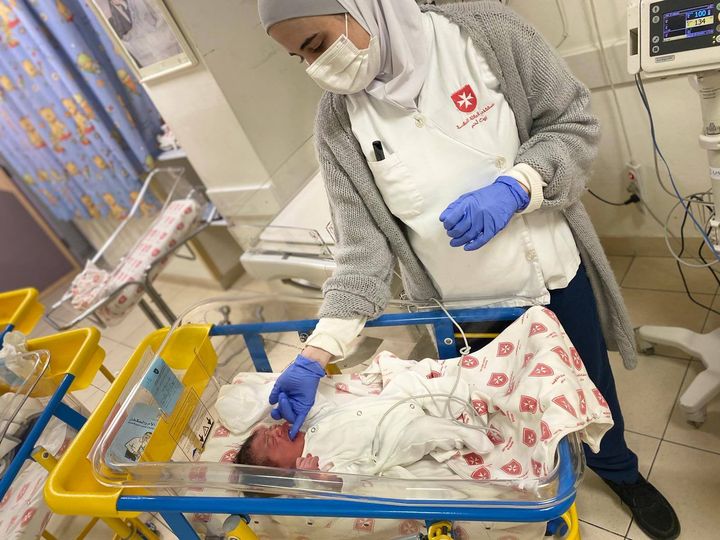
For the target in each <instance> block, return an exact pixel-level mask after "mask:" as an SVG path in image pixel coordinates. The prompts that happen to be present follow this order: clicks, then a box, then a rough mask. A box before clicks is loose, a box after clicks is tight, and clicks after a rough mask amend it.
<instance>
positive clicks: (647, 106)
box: [635, 74, 720, 266]
mask: <svg viewBox="0 0 720 540" xmlns="http://www.w3.org/2000/svg"><path fill="white" fill-rule="evenodd" d="M635 84H636V86H638V90H640V88H641V85H642V77H641V76H640V74H637V75H635ZM641 95H642V91H641ZM646 98H647V95H645V98H644V99H643V100H642V101H643V105H644V106H645V110H646V112H647V114H648V118H649V119H650V133H651V136H652V140H653V146H654V149H655V152H656V154H657V155H658V157H659V158H660V161H662V163H663V164H664V165H665V169H666V170H667V173H668V177H669V178H670V184H671V186H672V188H673V191H674V192H675V198H676V199H677V200H678V202H679V204H680V205H682V207H683V209H684V210H685V213H686V214H687V215H688V217H690V219H691V221H692V222H693V224H694V225H695V228H696V229H697V231H698V232H699V233H700V236H702V238H703V240H704V241H705V243H706V244H707V246H708V247H709V248H710V251H711V252H712V254H713V256H714V257H715V259H716V262H720V253H718V252H717V251H716V250H715V246H714V245H713V243H712V241H711V240H710V238H709V237H708V235H707V234H705V228H704V227H703V226H702V225H700V223H699V222H698V220H697V219H696V217H695V214H694V213H693V211H692V209H691V204H692V202H691V201H688V199H687V198H686V197H683V196H682V195H681V194H680V190H679V188H678V186H677V183H676V182H675V177H674V176H673V174H672V170H671V169H670V165H669V164H668V162H667V160H666V159H665V156H664V155H663V153H662V150H661V149H660V146H659V144H658V141H657V137H656V132H655V122H654V119H653V116H652V109H651V107H650V102H649V101H646ZM686 203H687V204H686ZM674 210H675V208H673V210H672V211H674ZM672 211H671V212H672ZM668 221H669V216H668ZM668 221H666V224H667V223H668ZM666 231H667V225H666ZM666 243H667V244H668V246H669V244H670V243H669V241H668V240H667V234H666ZM671 253H672V254H673V256H674V257H675V258H676V259H679V258H678V257H677V256H676V255H675V252H674V251H672V250H671ZM683 264H686V263H685V262H683ZM713 264H714V263H713ZM688 266H692V265H688Z"/></svg>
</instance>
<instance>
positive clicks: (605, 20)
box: [510, 0, 710, 237]
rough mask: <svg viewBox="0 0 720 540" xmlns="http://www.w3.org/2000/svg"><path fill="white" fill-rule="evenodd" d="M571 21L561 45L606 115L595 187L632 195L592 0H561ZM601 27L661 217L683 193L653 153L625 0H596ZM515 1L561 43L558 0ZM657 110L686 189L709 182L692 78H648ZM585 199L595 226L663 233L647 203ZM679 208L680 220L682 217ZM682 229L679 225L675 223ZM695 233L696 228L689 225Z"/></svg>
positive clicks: (663, 139) (617, 232)
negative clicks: (633, 72) (659, 171)
mask: <svg viewBox="0 0 720 540" xmlns="http://www.w3.org/2000/svg"><path fill="white" fill-rule="evenodd" d="M562 2H563V4H564V6H565V10H566V12H567V15H568V20H569V36H568V39H567V40H566V42H565V43H564V44H563V45H562V47H561V48H560V52H561V54H562V55H563V56H564V57H565V58H566V60H567V61H568V64H569V65H570V67H571V68H572V69H573V71H574V72H575V73H576V74H577V75H578V76H579V77H580V78H581V79H582V80H583V81H584V82H586V84H588V85H589V86H590V87H591V88H592V89H593V109H594V112H595V113H596V114H597V116H598V117H599V118H600V121H601V123H602V128H603V138H602V144H601V148H600V154H599V157H598V159H597V162H596V163H595V168H594V174H593V181H592V189H593V191H595V192H596V193H598V194H599V195H601V196H604V197H605V198H607V199H610V200H613V201H621V200H625V199H627V197H628V194H627V192H626V191H625V189H626V182H625V181H624V165H625V163H626V162H627V161H628V159H629V156H628V152H627V150H626V146H625V144H624V142H623V139H622V132H621V130H620V124H619V121H618V115H617V112H616V108H615V105H614V103H613V100H612V94H611V92H610V91H609V88H608V86H607V83H608V81H607V79H606V77H605V76H604V73H603V71H602V68H601V66H600V64H599V63H598V61H599V58H598V57H597V53H596V51H597V46H596V43H597V38H596V34H595V31H594V30H593V28H592V26H591V24H592V23H591V18H590V8H589V6H590V1H589V0H562ZM595 5H596V7H597V10H598V18H599V24H600V30H601V34H602V37H603V41H604V43H605V46H606V47H608V48H609V49H610V62H611V73H612V74H613V81H614V82H616V83H619V87H618V93H619V95H620V108H621V110H622V115H623V117H624V119H625V123H626V125H627V128H628V133H629V138H630V141H631V149H632V153H633V156H634V158H635V160H636V161H638V162H639V163H641V164H642V165H643V170H644V177H643V181H642V189H643V191H644V197H645V201H646V203H647V204H648V205H649V206H650V207H651V208H652V209H653V210H654V211H655V213H656V215H658V216H659V217H660V218H661V219H662V220H664V219H665V217H666V215H667V213H668V211H669V210H670V208H672V206H673V205H674V204H675V202H676V200H675V199H673V198H671V197H669V196H668V195H666V194H665V193H664V192H663V191H662V190H661V189H660V187H659V185H658V183H657V180H656V179H655V174H654V167H653V152H652V146H651V144H652V143H651V139H650V130H649V123H648V120H647V115H646V113H645V110H644V108H643V106H642V102H641V101H640V98H639V95H638V92H637V90H636V88H635V84H634V82H630V81H632V79H631V77H630V76H629V75H628V74H627V69H626V65H625V55H624V51H625V43H626V41H625V35H626V18H627V11H626V6H627V2H626V0H596V1H595ZM510 7H512V8H513V9H515V10H516V11H517V12H519V13H520V14H522V15H523V16H524V17H525V18H527V19H528V20H530V21H531V22H532V23H533V24H534V25H535V26H536V27H538V29H540V31H541V32H542V33H543V34H544V35H545V36H546V37H547V38H548V40H549V41H550V42H551V43H554V44H555V43H557V42H558V41H559V39H560V35H561V30H560V29H561V24H560V20H559V16H558V12H557V7H556V2H555V0H510ZM646 89H647V93H648V97H649V100H650V104H651V106H652V109H653V113H654V117H655V122H656V130H657V133H658V140H659V142H660V146H661V148H662V150H663V153H664V154H665V157H666V158H667V160H668V162H669V163H670V166H671V168H672V170H673V174H674V176H675V178H676V180H678V183H679V185H680V186H681V190H682V191H684V192H686V193H691V192H697V191H703V190H706V189H708V188H709V187H710V181H709V177H708V165H707V159H706V155H705V153H704V151H702V150H701V149H700V147H699V145H698V142H697V141H698V135H699V134H700V131H701V117H700V104H699V100H698V97H697V95H696V94H695V92H694V91H693V90H692V89H691V87H690V85H689V82H688V79H687V77H673V78H669V79H664V80H652V81H649V80H648V81H646ZM663 174H664V170H663ZM585 202H586V205H587V206H588V209H589V211H590V213H591V215H592V218H593V221H594V223H595V226H596V227H597V229H598V231H599V233H600V235H601V236H605V237H635V236H642V237H660V236H663V231H662V229H661V228H660V227H659V226H658V225H657V224H656V223H655V222H654V221H653V220H652V219H651V218H650V217H649V216H647V215H646V214H644V213H642V212H641V210H640V206H638V205H633V206H630V207H621V208H616V207H612V206H608V205H606V204H603V203H601V202H600V201H597V200H596V199H594V198H592V197H590V196H587V197H586V199H585ZM680 217H681V216H680V212H677V213H676V215H675V218H674V220H673V223H675V224H678V223H679V221H680ZM676 229H677V228H676ZM686 230H687V231H688V232H690V230H691V227H688V228H687V229H686Z"/></svg>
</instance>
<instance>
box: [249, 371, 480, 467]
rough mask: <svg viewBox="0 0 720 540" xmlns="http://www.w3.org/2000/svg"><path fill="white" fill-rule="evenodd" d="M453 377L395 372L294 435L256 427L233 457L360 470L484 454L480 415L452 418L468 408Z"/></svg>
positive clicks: (462, 386) (285, 429)
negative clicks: (372, 391)
mask: <svg viewBox="0 0 720 540" xmlns="http://www.w3.org/2000/svg"><path fill="white" fill-rule="evenodd" d="M453 386H455V381H454V380H452V379H451V378H437V379H426V378H425V377H423V376H422V375H420V374H418V373H415V372H410V371H408V372H405V373H401V374H399V375H397V376H396V377H395V378H394V379H393V380H392V382H391V383H390V384H389V385H388V387H387V388H386V389H385V390H384V391H383V393H382V395H381V396H373V397H367V398H358V399H356V400H354V401H352V402H351V403H348V404H347V405H342V406H338V407H333V408H328V410H326V411H325V412H324V413H323V414H321V415H320V417H319V418H318V419H317V420H316V421H315V422H314V423H313V424H312V425H311V426H310V427H309V429H308V430H307V431H305V432H300V433H299V434H298V436H297V438H296V439H295V440H294V441H291V440H290V437H289V424H280V425H275V426H272V427H267V426H261V427H259V428H257V429H256V430H255V431H254V432H253V433H252V435H251V436H250V438H248V440H247V441H246V442H245V444H244V445H243V446H242V448H241V449H240V451H239V452H238V454H237V457H236V463H239V464H244V465H257V466H268V467H279V468H286V469H291V468H297V469H304V470H322V471H330V472H336V473H351V474H362V475H379V474H387V473H391V472H394V470H397V473H398V474H401V472H402V470H401V469H399V468H401V467H406V466H409V465H412V464H413V463H416V462H418V461H420V460H421V459H423V458H424V457H425V456H427V455H433V456H434V457H436V458H438V460H439V461H443V456H447V455H448V454H449V455H454V454H455V453H456V452H458V451H460V450H463V449H466V451H472V452H477V453H479V454H481V453H485V452H487V451H489V450H490V448H492V446H493V443H492V441H491V439H490V438H489V437H488V435H487V432H486V430H485V429H483V427H482V426H481V423H480V420H479V419H478V420H476V421H474V422H473V421H470V422H468V423H467V424H462V423H459V422H457V423H456V422H453V419H454V418H458V417H460V416H462V415H463V413H468V411H467V409H468V406H467V405H465V404H463V403H461V402H463V401H464V402H465V403H470V400H469V393H470V390H469V387H468V385H467V384H466V383H464V382H463V381H459V382H458V384H457V387H456V388H455V392H454V395H455V396H456V398H458V399H459V401H454V400H450V403H449V404H448V401H449V400H448V399H447V398H445V397H443V395H447V394H449V393H450V392H451V391H452V390H453Z"/></svg>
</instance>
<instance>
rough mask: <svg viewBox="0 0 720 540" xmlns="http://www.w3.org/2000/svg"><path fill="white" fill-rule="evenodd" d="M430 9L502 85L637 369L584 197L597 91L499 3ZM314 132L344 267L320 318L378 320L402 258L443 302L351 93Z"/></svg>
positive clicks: (609, 334) (616, 339) (416, 284)
mask: <svg viewBox="0 0 720 540" xmlns="http://www.w3.org/2000/svg"><path fill="white" fill-rule="evenodd" d="M423 9H424V10H430V11H434V12H436V13H439V14H441V15H443V16H445V17H447V18H448V19H449V20H451V21H452V22H454V23H456V24H457V25H458V26H460V27H461V28H462V29H463V30H464V31H465V32H466V33H467V34H468V35H469V36H470V37H471V38H472V40H473V42H474V44H475V46H476V47H477V48H478V50H479V51H480V53H481V54H482V55H483V57H484V58H485V59H486V60H487V62H488V64H489V65H490V68H491V69H492V71H493V73H494V74H495V76H496V77H497V79H498V80H499V81H500V89H501V91H502V92H503V94H504V95H505V98H506V99H507V101H508V103H509V104H510V107H512V110H513V112H514V113H515V119H516V121H517V129H518V133H519V134H520V141H521V143H522V146H521V147H520V150H519V151H518V154H517V158H516V163H527V164H528V165H530V166H532V167H533V168H534V169H535V170H537V171H538V172H539V173H540V174H541V175H542V177H543V180H544V181H545V182H546V183H547V187H546V188H545V189H544V197H545V202H544V203H543V205H542V207H541V208H540V209H539V210H537V211H538V212H543V211H546V212H547V211H559V212H562V213H563V214H564V215H565V217H566V218H567V221H568V223H569V224H570V228H571V229H572V232H573V235H574V237H575V240H576V242H577V245H578V248H579V250H580V254H581V257H582V260H583V262H584V263H585V266H586V268H587V272H588V275H589V277H590V281H591V283H592V287H593V291H594V294H595V298H596V300H597V305H598V310H599V315H600V319H601V322H602V326H603V333H604V335H605V339H606V341H607V344H608V347H609V348H610V349H611V350H618V351H620V353H621V355H622V357H623V359H624V361H625V366H626V367H627V368H629V369H632V368H634V367H635V365H636V362H637V359H636V354H635V338H634V332H633V327H632V325H631V324H630V320H629V317H628V313H627V310H626V308H625V305H624V303H623V299H622V296H621V294H620V288H619V286H618V284H617V282H616V280H615V276H614V274H613V272H612V269H611V268H610V264H609V263H608V260H607V257H606V256H605V253H604V252H603V249H602V246H601V244H600V240H599V238H598V236H597V233H596V232H595V229H594V227H593V225H592V223H591V222H590V216H589V215H588V213H587V211H586V210H585V207H584V206H583V204H582V203H581V202H580V197H581V196H582V195H583V193H584V192H585V190H586V184H587V182H588V180H589V172H590V167H591V165H592V162H593V160H594V158H595V156H596V153H597V145H598V141H599V137H600V130H599V125H598V121H597V119H596V118H595V117H594V116H593V115H592V114H591V112H590V92H589V90H588V89H587V88H586V87H585V86H584V85H583V84H582V83H581V82H579V81H578V80H577V79H576V78H575V77H574V76H573V75H572V74H571V73H570V70H569V69H568V67H567V66H566V64H565V63H564V61H563V60H562V59H560V58H559V56H558V55H557V54H556V53H555V52H554V50H553V49H552V47H551V46H550V45H548V43H547V42H546V41H545V40H544V39H543V38H542V36H541V35H540V34H539V33H538V31H537V30H536V29H535V28H533V27H532V26H531V25H530V24H528V23H527V22H525V21H524V20H523V19H521V18H520V17H519V16H518V15H517V14H516V13H514V12H513V11H511V10H509V9H508V8H506V7H504V6H503V5H502V4H500V2H496V1H489V0H486V1H480V2H472V3H461V4H451V5H445V6H443V7H435V6H426V7H424V8H423ZM315 136H316V141H317V142H316V144H317V153H318V159H319V161H320V165H321V168H322V171H323V177H324V179H325V186H326V189H327V193H328V197H329V199H330V208H331V212H332V216H333V223H334V227H335V234H336V241H337V244H336V250H335V260H336V262H337V270H336V271H335V273H334V275H333V277H331V278H330V279H328V280H327V282H326V283H325V285H324V287H323V293H324V298H325V300H324V302H323V305H322V308H321V310H320V316H321V317H335V318H342V319H349V318H355V317H358V316H366V317H368V318H375V317H377V316H379V315H380V313H382V311H383V310H384V309H385V307H386V305H387V302H388V300H389V297H390V283H391V280H392V276H393V269H394V268H395V263H396V262H399V264H400V269H401V273H402V278H403V285H404V287H405V293H406V294H407V296H408V297H409V298H410V299H412V300H415V301H427V300H429V299H431V298H438V297H439V295H438V292H437V290H436V289H435V287H434V285H433V283H432V281H431V280H430V277H429V276H428V273H427V271H426V270H425V268H424V267H423V265H422V263H421V262H420V260H419V259H418V258H417V256H416V255H415V253H414V252H413V250H412V248H411V247H410V243H409V242H408V239H407V237H406V235H405V233H404V232H403V227H402V224H401V223H399V222H398V221H397V220H396V219H395V217H394V216H393V215H392V214H391V213H390V210H388V208H387V206H386V205H385V202H384V201H383V198H382V195H381V194H380V192H379V191H378V188H377V186H376V185H375V181H374V179H373V175H372V173H371V172H370V169H369V167H368V164H367V161H366V159H365V157H364V155H363V153H362V150H361V148H360V145H359V144H358V141H357V140H356V139H355V136H354V135H353V133H352V129H351V123H350V119H349V116H348V112H347V106H346V102H345V98H344V97H343V96H339V95H336V94H331V93H326V94H324V95H323V97H322V99H321V101H320V105H319V109H318V114H317V119H316V125H315ZM588 309H590V306H588ZM588 331H589V332H592V331H593V329H592V328H588Z"/></svg>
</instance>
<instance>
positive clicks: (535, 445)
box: [216, 307, 613, 480]
mask: <svg viewBox="0 0 720 540" xmlns="http://www.w3.org/2000/svg"><path fill="white" fill-rule="evenodd" d="M458 375H459V379H458ZM276 377H277V375H274V376H272V375H260V374H242V375H240V376H239V377H238V379H236V381H235V382H236V383H239V384H235V385H231V386H226V387H223V388H222V389H221V392H220V397H219V399H218V403H217V405H216V408H217V411H218V413H219V415H220V417H221V420H222V423H223V425H225V426H226V427H227V428H228V429H230V430H231V431H233V432H235V433H238V434H243V433H248V432H249V431H250V430H252V429H253V428H254V427H255V425H256V424H257V423H258V422H261V421H265V420H267V418H268V415H269V413H270V408H271V407H270V405H269V404H268V401H267V400H268V396H269V394H270V390H271V388H272V384H273V382H274V379H275V378H276ZM456 381H457V386H455V383H456ZM258 383H260V384H258ZM453 387H455V389H454V391H453V395H454V396H455V397H456V398H459V399H460V400H462V401H464V402H466V404H467V406H465V407H463V406H462V405H461V404H459V403H457V402H455V401H451V402H450V406H449V407H447V408H446V406H445V405H446V398H445V397H443V394H448V393H449V392H450V391H451V390H453ZM428 394H433V395H435V396H436V397H434V398H429V397H422V396H427V395H428ZM413 396H415V397H414V398H413ZM417 396H421V397H417ZM408 398H413V399H410V400H407V399H408ZM404 400H407V401H404ZM398 403H399V405H397V404H398ZM393 405H397V406H396V407H395V408H394V409H392V410H391V408H392V407H393ZM388 411H389V412H388ZM446 411H449V414H446ZM386 415H387V416H386ZM445 416H447V418H443V417H445ZM438 417H440V418H438ZM450 418H455V419H458V420H460V422H461V424H462V423H464V424H467V426H463V425H458V424H455V423H451V422H450ZM381 419H382V422H380V420H381ZM612 425H613V423H612V419H611V415H610V411H609V409H608V407H607V404H606V403H605V400H604V399H603V398H602V396H601V395H600V392H599V391H598V390H597V388H596V387H595V386H594V385H593V383H592V382H591V381H590V378H589V377H588V375H587V372H586V371H585V368H584V366H583V364H582V361H581V359H580V357H579V355H578V353H577V351H576V350H575V349H574V347H573V346H572V343H571V342H570V340H569V339H568V337H567V336H566V335H565V333H564V331H563V329H562V327H561V325H560V324H559V322H558V321H557V318H556V317H555V315H554V314H553V313H552V312H551V311H549V310H547V309H544V308H540V307H534V308H531V309H530V310H528V311H527V312H526V313H525V315H523V316H522V317H521V318H520V319H518V320H517V321H515V322H514V323H513V324H512V325H511V326H510V327H508V328H507V329H506V330H505V331H504V332H503V333H502V334H501V335H500V336H499V337H498V338H497V339H495V340H494V341H493V342H492V343H490V344H489V345H487V346H486V347H484V348H483V349H481V350H479V351H477V352H476V353H474V354H472V355H468V356H464V357H460V358H456V359H452V360H447V361H441V362H438V361H436V360H430V359H426V360H423V361H421V362H415V361H409V360H401V359H398V358H397V357H395V356H394V355H392V354H390V353H381V354H379V355H377V356H376V357H375V359H374V360H373V363H372V365H371V366H370V367H369V368H368V369H366V370H365V371H364V372H363V373H362V374H355V375H352V376H350V375H343V376H338V377H332V378H326V379H323V381H322V384H321V387H320V391H319V392H318V399H317V401H316V404H315V406H314V407H313V410H312V411H311V413H310V415H309V416H308V418H307V421H306V423H305V429H306V430H307V431H306V444H305V449H304V453H306V454H307V453H312V454H313V455H316V456H318V457H319V458H320V464H321V468H323V469H324V470H329V471H334V472H350V473H356V474H381V473H384V474H388V473H390V474H392V475H395V474H402V471H398V468H400V467H405V466H407V465H409V464H411V463H413V462H414V461H418V460H420V459H422V458H423V457H424V456H425V455H428V454H430V455H432V456H433V457H434V458H435V459H436V460H437V461H438V462H442V463H445V464H446V465H447V466H449V467H450V468H451V469H452V470H453V471H454V472H455V473H456V474H458V475H459V476H461V477H463V478H468V479H478V480H489V479H494V480H499V479H513V480H518V479H532V478H537V477H543V476H546V475H547V474H548V473H549V472H550V471H551V470H552V468H553V467H554V458H555V451H556V449H557V445H558V443H559V442H560V440H561V439H562V438H563V437H565V436H567V435H569V434H571V433H575V432H577V433H579V435H580V438H581V439H582V440H583V441H584V442H586V443H587V444H588V445H589V446H590V447H591V448H592V449H593V450H595V451H597V450H598V449H599V445H600V440H601V438H602V436H603V435H604V433H605V432H606V431H607V430H609V429H610V428H611V427H612ZM471 426H474V427H475V428H477V427H481V426H486V427H489V428H492V430H491V431H488V432H481V431H478V430H477V429H473V428H472V427H471ZM373 441H375V445H374V446H375V448H374V452H373ZM405 474H407V475H409V476H412V474H411V473H410V472H408V471H407V470H405ZM405 474H402V475H403V476H404V475H405Z"/></svg>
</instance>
